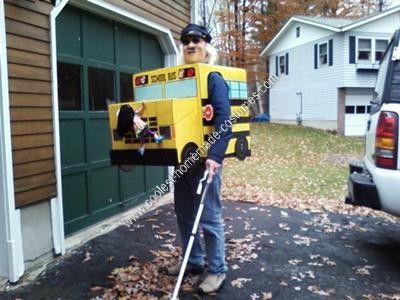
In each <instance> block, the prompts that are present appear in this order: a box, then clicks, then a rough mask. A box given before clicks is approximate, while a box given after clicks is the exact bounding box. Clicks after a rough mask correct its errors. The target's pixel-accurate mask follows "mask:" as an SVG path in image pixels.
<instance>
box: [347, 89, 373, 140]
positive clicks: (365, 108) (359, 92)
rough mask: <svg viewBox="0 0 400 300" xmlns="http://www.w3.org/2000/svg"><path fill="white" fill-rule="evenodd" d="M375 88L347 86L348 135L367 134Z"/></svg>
mask: <svg viewBox="0 0 400 300" xmlns="http://www.w3.org/2000/svg"><path fill="white" fill-rule="evenodd" d="M372 95H373V89H369V88H365V89H362V88H347V89H346V106H345V131H344V134H345V135H346V136H362V135H365V132H366V129H367V122H368V117H369V111H370V108H371V104H370V101H371V100H372Z"/></svg>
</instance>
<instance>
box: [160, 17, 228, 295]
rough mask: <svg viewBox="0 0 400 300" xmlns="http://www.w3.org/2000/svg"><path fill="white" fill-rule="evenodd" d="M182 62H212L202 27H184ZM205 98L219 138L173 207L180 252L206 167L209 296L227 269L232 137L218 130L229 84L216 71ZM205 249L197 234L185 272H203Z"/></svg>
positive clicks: (181, 185)
mask: <svg viewBox="0 0 400 300" xmlns="http://www.w3.org/2000/svg"><path fill="white" fill-rule="evenodd" d="M180 40H181V42H182V45H181V58H180V60H181V62H183V63H186V64H188V63H214V62H215V60H216V51H215V49H214V48H213V47H212V46H211V45H210V44H209V43H210V41H211V35H210V33H209V32H208V31H207V30H206V29H205V28H204V27H202V26H199V25H196V24H189V25H187V26H186V27H185V28H184V29H183V30H182V32H181V39H180ZM208 96H209V99H210V101H211V105H212V106H213V109H214V118H213V123H214V126H215V131H218V132H220V133H221V134H220V139H218V140H216V142H215V143H214V144H213V145H212V146H211V147H210V149H209V151H208V155H207V159H206V160H205V162H202V163H201V164H200V166H198V167H195V168H194V169H193V170H190V172H188V173H187V174H185V175H184V176H183V177H181V178H179V179H178V180H177V181H176V184H175V194H174V204H175V213H176V216H177V221H178V227H179V231H180V234H181V239H182V243H183V249H184V250H185V249H186V247H187V244H188V241H189V238H190V234H191V230H192V228H193V224H194V220H195V216H196V212H197V209H198V206H199V202H200V196H199V195H197V194H196V188H197V185H198V183H199V180H200V178H202V177H203V174H204V171H205V169H206V168H207V169H208V171H209V173H210V175H211V176H212V178H213V179H212V182H211V184H210V186H209V189H208V192H207V195H206V198H205V201H204V211H203V214H202V217H201V220H200V227H201V228H202V229H203V233H204V240H205V246H206V247H205V248H206V249H205V250H206V256H207V263H208V268H207V273H208V274H207V276H206V277H205V279H204V281H203V282H202V283H201V284H200V286H199V290H200V291H201V292H203V293H212V292H216V291H217V290H219V289H220V288H221V286H222V284H223V283H224V280H225V278H226V275H225V273H226V272H227V270H228V268H227V265H226V261H225V243H224V229H223V219H222V206H221V201H220V189H221V165H222V161H223V159H224V155H225V151H226V148H227V146H228V142H229V139H230V136H231V128H229V129H228V130H226V129H225V126H224V129H225V131H223V130H221V128H220V127H221V125H223V124H224V123H225V121H226V120H229V117H230V102H229V97H228V85H227V84H226V82H225V80H224V79H223V77H222V76H221V75H220V74H219V73H216V72H213V73H210V75H209V77H208ZM204 266H205V262H204V250H203V249H202V246H201V244H200V235H199V233H197V235H196V237H195V239H194V243H193V248H192V251H191V254H190V257H189V262H188V265H187V267H186V271H187V272H192V273H197V274H199V273H202V272H203V270H204ZM180 267H181V263H179V264H177V265H175V266H173V267H171V268H169V269H168V273H169V274H170V275H178V274H179V270H180Z"/></svg>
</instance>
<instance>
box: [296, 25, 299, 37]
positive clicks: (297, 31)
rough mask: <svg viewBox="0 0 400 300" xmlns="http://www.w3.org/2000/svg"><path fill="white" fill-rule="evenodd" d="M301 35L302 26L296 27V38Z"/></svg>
mask: <svg viewBox="0 0 400 300" xmlns="http://www.w3.org/2000/svg"><path fill="white" fill-rule="evenodd" d="M299 37H300V26H297V27H296V38H299Z"/></svg>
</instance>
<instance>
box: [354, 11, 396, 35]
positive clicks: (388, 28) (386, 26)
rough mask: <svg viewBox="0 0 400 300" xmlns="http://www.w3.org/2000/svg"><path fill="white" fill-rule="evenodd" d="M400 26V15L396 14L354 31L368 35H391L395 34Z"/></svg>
mask: <svg viewBox="0 0 400 300" xmlns="http://www.w3.org/2000/svg"><path fill="white" fill-rule="evenodd" d="M399 24H400V13H395V14H392V15H390V16H386V17H385V18H382V19H379V20H376V21H374V22H370V23H367V24H365V25H362V26H360V27H357V28H355V29H354V30H357V31H359V32H367V33H374V32H376V33H382V32H390V33H391V34H393V33H394V31H395V30H396V29H398V28H399Z"/></svg>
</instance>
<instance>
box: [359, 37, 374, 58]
mask: <svg viewBox="0 0 400 300" xmlns="http://www.w3.org/2000/svg"><path fill="white" fill-rule="evenodd" d="M371 52H372V41H371V39H358V51H357V59H358V60H359V61H371Z"/></svg>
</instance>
